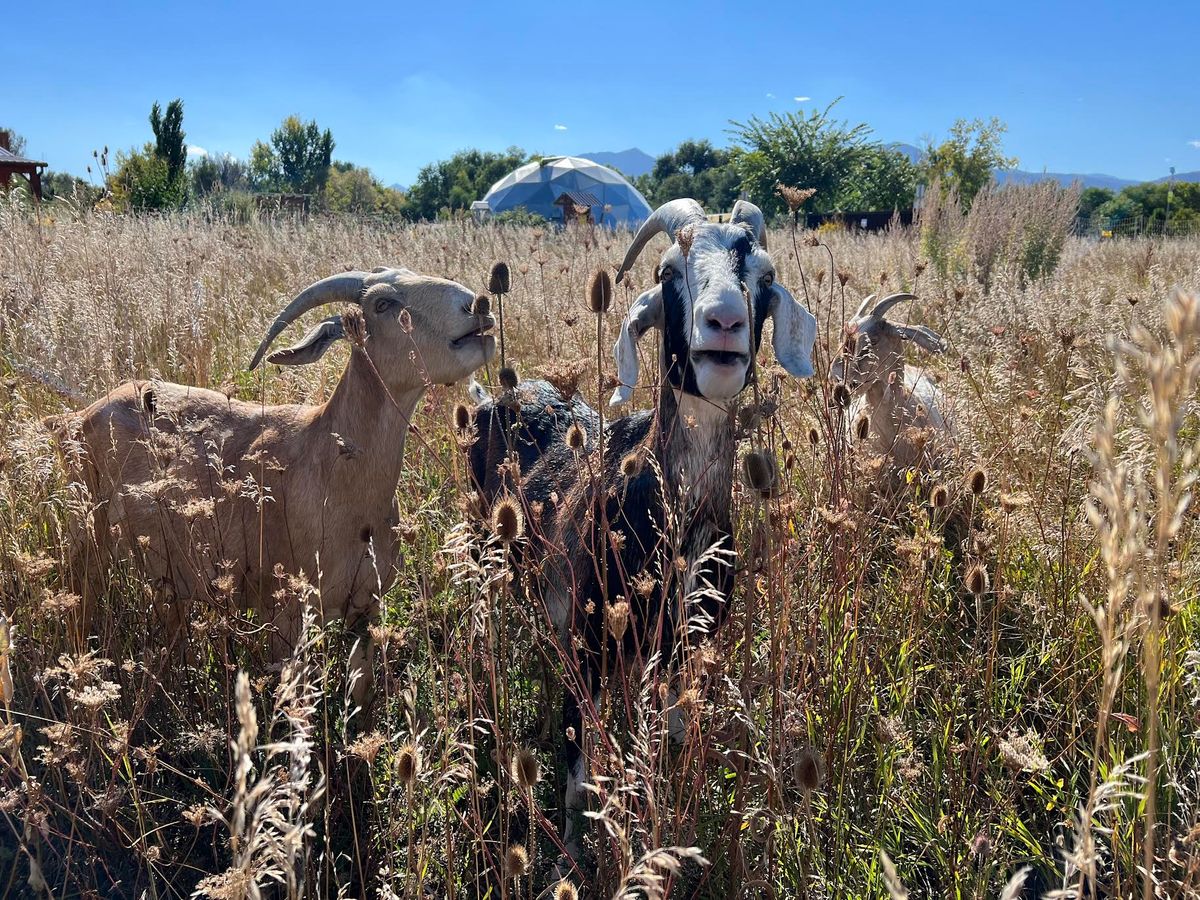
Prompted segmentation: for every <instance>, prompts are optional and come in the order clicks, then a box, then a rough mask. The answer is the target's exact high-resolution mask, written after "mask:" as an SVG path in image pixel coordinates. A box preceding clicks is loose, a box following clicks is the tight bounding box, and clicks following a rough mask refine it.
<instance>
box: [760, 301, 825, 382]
mask: <svg viewBox="0 0 1200 900" xmlns="http://www.w3.org/2000/svg"><path fill="white" fill-rule="evenodd" d="M774 290H775V299H774V300H772V301H771V311H770V315H771V318H773V319H774V320H775V338H774V341H773V343H774V345H775V358H776V359H778V360H779V364H780V365H781V366H783V367H784V368H785V369H787V371H788V374H789V375H792V376H793V377H795V378H811V377H812V375H813V363H812V349H813V344H814V343H816V340H817V319H816V316H814V315H813V314H812V313H810V312H809V311H808V310H807V309H805V308H804V307H803V306H801V305H800V304H799V303H797V302H796V298H795V297H793V296H792V295H791V294H790V293H789V292H788V289H787V288H785V287H784V286H783V285H782V284H780V283H779V282H775V285H774Z"/></svg>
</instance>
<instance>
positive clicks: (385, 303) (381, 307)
mask: <svg viewBox="0 0 1200 900" xmlns="http://www.w3.org/2000/svg"><path fill="white" fill-rule="evenodd" d="M395 302H396V301H395V300H393V299H392V298H391V297H380V298H379V299H378V300H376V301H375V312H377V313H385V312H387V311H388V307H390V306H391V305H392V304H393V303H395Z"/></svg>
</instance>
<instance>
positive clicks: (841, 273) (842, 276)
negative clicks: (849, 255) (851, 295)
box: [837, 269, 850, 287]
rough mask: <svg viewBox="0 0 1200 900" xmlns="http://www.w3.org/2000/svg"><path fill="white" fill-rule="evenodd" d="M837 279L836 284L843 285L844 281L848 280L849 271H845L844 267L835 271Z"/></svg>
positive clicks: (844, 284)
mask: <svg viewBox="0 0 1200 900" xmlns="http://www.w3.org/2000/svg"><path fill="white" fill-rule="evenodd" d="M837 280H838V284H840V285H841V286H842V287H845V286H846V282H847V281H849V280H850V273H849V272H847V271H846V270H845V269H841V270H840V271H839V272H838V273H837Z"/></svg>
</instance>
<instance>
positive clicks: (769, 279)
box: [759, 272, 775, 288]
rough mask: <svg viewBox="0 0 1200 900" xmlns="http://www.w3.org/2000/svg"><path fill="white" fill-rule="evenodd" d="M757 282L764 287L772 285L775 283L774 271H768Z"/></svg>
mask: <svg viewBox="0 0 1200 900" xmlns="http://www.w3.org/2000/svg"><path fill="white" fill-rule="evenodd" d="M759 283H760V284H761V285H762V286H763V287H765V288H766V287H770V286H771V285H773V284H774V283H775V273H774V272H768V273H767V274H766V275H764V276H763V277H762V278H761V279H759Z"/></svg>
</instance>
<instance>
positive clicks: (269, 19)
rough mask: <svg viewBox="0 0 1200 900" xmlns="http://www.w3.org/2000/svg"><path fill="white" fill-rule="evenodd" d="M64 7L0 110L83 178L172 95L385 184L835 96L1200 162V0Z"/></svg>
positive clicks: (5, 85) (29, 50)
mask: <svg viewBox="0 0 1200 900" xmlns="http://www.w3.org/2000/svg"><path fill="white" fill-rule="evenodd" d="M47 6H48V8H45V9H44V10H43V11H41V12H39V14H38V16H37V25H36V28H34V29H33V31H32V32H31V31H30V30H29V29H27V28H26V27H25V24H24V23H23V22H21V21H19V20H18V19H14V20H13V21H12V22H10V23H9V24H10V26H11V27H5V28H3V29H0V61H2V62H0V67H2V70H3V77H2V78H0V125H4V126H7V127H11V128H15V129H16V130H17V131H19V132H21V133H22V134H24V135H25V136H26V138H27V140H28V148H29V152H30V154H31V155H34V156H36V157H38V158H40V159H44V160H47V161H48V162H49V163H50V165H51V167H52V168H54V169H64V170H68V171H73V172H75V173H77V174H83V172H84V169H85V166H86V165H87V164H88V163H89V162H90V161H91V152H92V150H93V149H98V148H100V147H102V146H104V145H108V146H109V147H110V148H111V149H113V150H116V149H119V148H128V147H130V146H134V145H140V144H142V143H143V142H144V141H146V140H147V139H149V137H150V128H149V125H148V123H147V120H146V117H147V114H148V112H149V108H150V105H151V103H152V102H153V101H154V100H160V101H162V102H164V103H165V102H166V101H167V100H170V99H171V98H173V97H177V96H178V97H182V98H183V100H184V104H185V115H184V127H185V129H186V131H187V135H188V143H189V144H192V145H195V146H198V147H203V148H206V149H207V150H209V151H212V152H231V153H234V154H235V155H238V156H243V157H244V156H246V155H247V154H248V151H249V148H250V145H251V143H252V142H253V141H254V140H255V139H256V138H265V137H266V136H267V135H268V134H269V133H270V131H271V129H272V128H274V127H275V126H276V125H277V124H278V123H279V121H280V120H281V119H282V118H283V117H284V116H286V115H289V114H291V113H297V114H300V115H301V116H303V117H304V118H306V119H307V118H316V119H317V121H318V122H319V123H320V124H321V125H322V126H328V127H329V128H331V129H332V131H333V135H334V139H335V141H336V143H337V147H336V150H335V152H334V156H335V158H338V159H346V160H350V161H353V162H356V163H359V164H361V165H367V166H369V167H370V168H371V169H372V170H373V171H374V172H375V173H376V174H377V175H378V176H379V177H380V178H382V179H383V180H384V181H385V182H388V183H392V182H401V183H404V184H409V183H411V182H412V180H413V178H414V177H415V175H416V172H417V170H418V169H419V168H420V166H421V165H423V164H424V163H426V162H429V161H431V160H435V159H439V158H443V157H446V156H448V155H450V154H451V153H453V152H454V151H455V150H458V149H461V148H464V147H480V148H484V149H494V150H499V149H503V148H505V147H507V146H509V145H513V144H516V145H519V146H522V147H524V148H525V149H527V150H529V151H532V152H540V153H547V154H551V153H578V152H588V151H598V150H623V149H625V148H628V147H633V146H637V147H640V148H642V149H643V150H646V151H647V152H649V153H653V154H657V153H660V152H663V151H664V150H667V149H669V148H671V147H672V146H674V145H675V144H676V143H678V142H679V141H680V140H682V139H684V138H689V137H707V138H710V139H712V140H713V141H714V142H716V143H721V144H724V143H727V141H728V138H727V136H726V131H725V130H726V128H727V127H728V122H729V120H730V119H744V118H746V117H748V116H750V115H754V114H758V115H765V114H766V113H768V112H770V111H772V110H777V111H788V110H795V109H798V108H801V107H804V108H811V107H812V106H823V105H824V104H826V103H828V102H829V101H831V100H833V99H834V98H836V97H838V96H843V97H844V98H845V99H844V100H843V101H842V102H841V104H840V105H839V107H838V111H839V114H840V115H841V116H842V117H844V118H848V119H850V120H851V121H865V122H867V123H868V124H870V125H871V126H872V127H873V128H874V130H875V135H876V137H878V138H879V139H880V140H883V141H888V142H890V141H904V142H908V143H921V142H922V140H923V139H925V138H936V137H939V136H941V135H944V134H945V132H946V129H947V128H948V127H949V125H950V124H951V123H952V122H953V121H954V120H955V119H956V118H958V117H976V116H982V117H987V116H993V115H995V116H999V117H1000V118H1001V119H1003V120H1004V121H1005V122H1007V123H1008V126H1009V134H1008V137H1007V139H1006V149H1007V150H1008V151H1009V152H1010V153H1012V154H1015V155H1016V156H1018V157H1019V158H1020V164H1021V167H1022V168H1024V169H1032V170H1039V171H1040V170H1042V169H1047V170H1049V171H1071V172H1105V173H1108V174H1111V175H1118V176H1122V177H1128V178H1156V177H1159V176H1161V175H1165V174H1166V172H1167V167H1168V166H1170V165H1174V166H1176V167H1177V168H1178V170H1179V171H1180V172H1185V171H1193V170H1197V169H1200V70H1198V69H1197V68H1196V61H1195V55H1194V48H1193V46H1192V45H1193V43H1194V41H1195V40H1196V38H1197V36H1198V35H1200V3H1196V2H1180V3H1166V2H1142V3H1121V4H1119V5H1118V4H1112V5H1107V6H1106V5H1105V4H1103V3H1100V2H1093V3H1087V4H1085V3H1075V2H1070V3H1065V2H1064V3H1054V2H1032V0H1009V2H1007V3H1004V4H1003V5H1001V4H989V6H991V7H992V9H994V10H1000V9H1003V13H1000V12H998V11H997V12H992V13H983V12H976V11H974V10H975V8H976V7H977V6H978V4H973V3H969V2H959V3H947V2H942V0H924V2H895V0H893V2H889V3H869V2H857V3H847V2H841V3H807V4H803V5H800V4H782V3H757V4H744V5H740V6H735V5H733V4H729V3H707V2H691V3H689V2H686V0H677V2H675V3H647V2H644V0H643V2H641V3H627V2H610V3H605V4H593V3H576V4H571V3H566V2H561V0H559V2H555V0H543V2H538V3H523V2H522V3H506V4H496V5H491V4H489V5H484V4H461V3H453V2H441V3H423V4H420V5H412V6H406V5H405V4H399V3H378V2H376V3H366V4H362V5H359V6H352V5H351V4H329V3H326V4H324V5H319V6H318V5H309V4H305V3H299V2H293V3H289V4H286V5H284V4H269V5H268V4H250V3H224V2H208V3H174V2H169V0H154V2H151V0H136V2H121V0H114V2H109V3H101V4H95V3H89V4H76V3H65V2H55V3H51V4H48V5H47ZM798 98H806V99H798Z"/></svg>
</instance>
